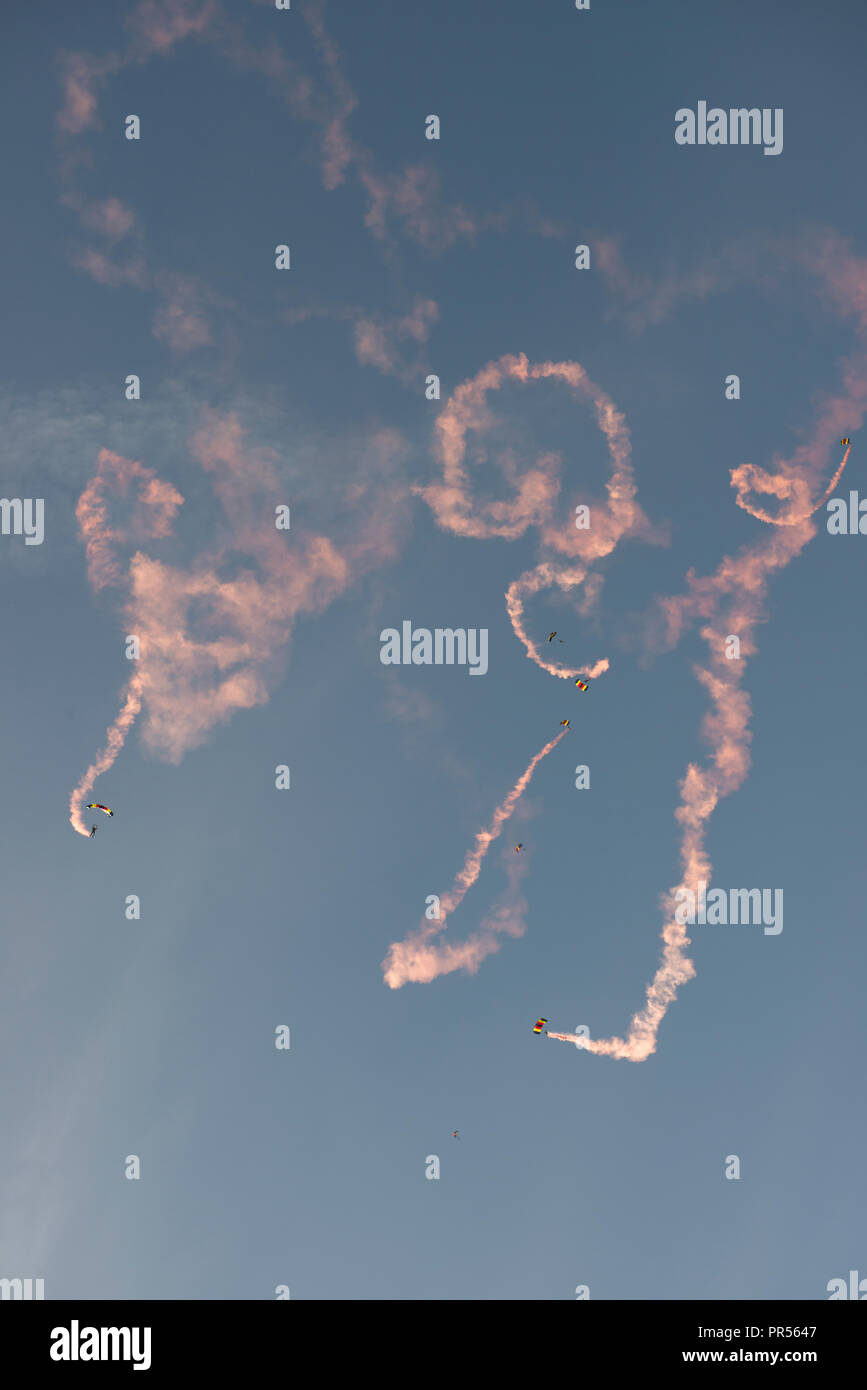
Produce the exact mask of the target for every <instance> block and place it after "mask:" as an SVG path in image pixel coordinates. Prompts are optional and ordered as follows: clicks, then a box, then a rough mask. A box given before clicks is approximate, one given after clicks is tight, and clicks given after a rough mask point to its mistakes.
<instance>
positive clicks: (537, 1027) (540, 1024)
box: [533, 1018, 548, 1033]
mask: <svg viewBox="0 0 867 1390" xmlns="http://www.w3.org/2000/svg"><path fill="white" fill-rule="evenodd" d="M547 1022H548V1020H547V1018H537V1019H536V1022H535V1023H534V1024H533V1032H534V1033H541V1031H542V1029H543V1028H544V1027H545V1024H546V1023H547Z"/></svg>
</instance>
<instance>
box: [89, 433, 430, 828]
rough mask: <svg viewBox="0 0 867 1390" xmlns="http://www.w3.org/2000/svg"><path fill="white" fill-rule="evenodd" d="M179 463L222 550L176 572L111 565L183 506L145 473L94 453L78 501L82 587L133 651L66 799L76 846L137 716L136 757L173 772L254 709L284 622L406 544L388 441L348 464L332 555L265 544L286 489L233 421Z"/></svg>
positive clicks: (279, 648) (160, 534)
mask: <svg viewBox="0 0 867 1390" xmlns="http://www.w3.org/2000/svg"><path fill="white" fill-rule="evenodd" d="M191 449H192V453H193V454H194V456H195V457H196V458H197V459H198V461H199V463H200V464H201V465H202V468H203V469H204V471H205V472H206V473H207V474H208V476H209V477H210V479H211V483H212V486H213V489H214V492H215V494H216V497H217V499H218V501H219V503H220V505H221V507H222V510H223V514H224V530H225V540H224V542H223V544H221V545H217V546H215V547H214V548H213V549H211V550H210V551H207V552H204V553H202V554H200V555H199V556H197V557H196V559H195V560H194V562H193V563H192V564H191V565H190V566H189V567H188V568H186V569H184V568H180V567H178V566H173V565H168V564H165V563H163V562H162V561H160V560H157V559H155V558H154V557H153V556H150V555H146V554H144V553H143V552H142V551H141V550H139V549H136V550H135V551H134V553H133V554H132V556H131V558H129V560H128V561H126V562H123V561H122V560H121V557H120V554H119V551H120V548H121V547H129V546H132V545H136V544H138V543H140V542H142V541H145V540H157V539H161V538H165V537H168V536H170V535H171V533H172V523H173V521H174V518H175V514H176V512H177V510H178V508H179V507H180V506H181V505H182V503H183V498H182V496H181V494H180V493H179V492H178V491H177V490H176V489H175V488H174V487H172V486H171V484H168V483H163V482H161V481H160V480H159V479H158V478H157V476H156V474H155V473H154V472H153V471H152V470H151V469H149V468H146V467H144V466H143V465H142V464H140V463H136V462H134V461H132V460H130V459H125V458H122V457H120V456H119V455H117V454H112V453H110V452H109V451H108V450H107V449H103V450H102V451H101V452H100V454H99V458H98V469H97V473H96V476H95V477H94V478H93V479H92V481H91V482H90V483H89V484H88V486H87V487H86V488H85V490H84V492H83V493H82V496H81V498H80V499H79V503H78V507H77V516H78V522H79V527H80V530H81V534H82V537H83V539H84V541H85V546H86V553H87V566H88V575H89V578H90V581H91V583H92V584H93V585H94V587H95V588H96V589H101V588H103V587H105V586H107V585H115V586H121V587H122V588H123V589H124V591H125V598H124V603H123V616H124V622H125V624H126V631H127V632H128V633H130V634H134V635H135V636H137V637H138V639H139V644H140V656H139V658H138V659H137V660H136V661H135V663H134V674H133V675H132V676H131V677H130V679H129V681H128V682H127V684H126V688H125V691H124V693H123V695H122V709H121V712H120V714H119V715H118V717H117V719H116V720H115V721H114V723H113V724H112V725H111V726H110V728H109V730H108V739H107V742H106V745H105V747H104V748H103V750H102V751H101V752H100V753H99V754H98V756H97V757H96V759H95V760H94V762H93V763H92V764H91V766H90V767H89V768H88V769H87V771H86V772H85V773H84V775H83V776H82V778H81V780H80V781H79V783H78V785H77V786H76V787H75V790H74V791H73V793H72V796H71V798H70V821H71V823H72V825H73V827H74V828H75V829H76V830H77V831H78V832H79V833H80V834H87V829H86V827H85V825H84V823H83V821H82V817H81V811H80V809H79V807H80V803H81V801H82V800H83V799H84V796H85V794H86V793H87V792H89V791H90V789H91V787H92V786H93V783H94V781H95V779H96V778H97V777H98V776H100V775H101V774H102V773H104V772H106V771H107V770H108V769H109V768H110V767H111V765H112V763H113V762H114V761H115V759H116V758H117V755H118V753H119V752H120V750H121V748H122V747H123V745H124V742H125V740H126V736H127V734H128V733H129V730H130V729H131V728H132V725H133V723H134V721H135V719H136V718H137V716H138V715H139V713H140V712H141V711H143V712H144V722H143V726H142V741H143V743H144V744H145V747H146V748H148V749H149V750H150V751H151V752H153V753H154V754H156V755H157V756H158V757H161V758H164V759H166V760H167V761H169V762H173V763H177V762H179V761H180V759H181V758H182V757H183V755H184V753H186V752H187V751H188V750H189V749H191V748H195V747H197V746H198V745H199V744H201V743H202V742H203V741H204V740H205V738H206V737H207V736H208V734H209V733H210V732H211V730H212V729H213V728H215V727H216V726H217V725H218V724H221V723H225V722H226V721H228V720H229V719H230V718H231V717H232V716H233V715H234V714H235V713H236V712H237V711H238V710H242V709H252V708H254V707H255V706H256V705H261V704H265V703H266V702H267V700H268V698H269V694H270V691H271V689H272V688H273V686H274V684H275V683H276V681H277V679H278V678H279V676H280V675H281V674H282V661H283V651H284V649H285V647H286V645H287V643H288V641H289V638H290V637H291V635H292V631H293V627H294V624H295V620H296V618H298V617H299V616H300V615H302V614H305V613H306V614H312V613H318V612H321V611H322V610H323V609H324V608H326V607H327V606H328V604H329V603H331V602H332V601H333V600H334V599H335V598H336V597H337V596H338V595H339V594H341V593H343V592H344V590H345V589H346V588H347V587H348V586H349V585H350V584H351V583H352V582H353V581H354V580H355V579H356V578H358V577H359V576H360V575H361V574H362V573H363V572H365V571H366V570H367V569H370V568H372V567H373V566H375V565H377V564H381V563H383V562H384V561H386V560H388V559H390V558H392V557H393V556H394V555H395V554H396V552H397V544H398V538H399V536H400V535H401V533H402V532H404V531H405V518H406V511H407V504H408V493H407V489H406V486H405V484H404V483H403V481H402V478H401V476H400V468H401V464H402V461H403V457H404V444H403V440H402V438H401V436H400V435H398V434H397V433H396V432H394V431H388V430H386V431H381V432H379V433H378V434H375V435H373V436H372V437H371V439H370V440H369V441H368V444H367V446H366V447H365V448H362V449H361V451H360V453H361V458H362V464H363V475H362V477H361V479H360V480H356V481H354V482H353V483H352V485H351V488H350V489H349V491H348V493H347V498H346V501H347V504H348V515H349V517H350V519H351V526H350V539H349V541H348V542H346V543H345V544H343V545H342V546H341V548H340V549H338V547H337V546H336V545H335V544H334V543H333V542H332V541H331V540H330V539H329V538H328V537H327V536H321V535H315V534H309V533H308V534H306V535H303V536H300V537H299V536H296V533H295V532H294V531H293V532H291V533H289V532H287V531H284V530H277V527H276V525H275V520H276V517H275V510H276V508H277V507H279V505H280V504H281V503H282V501H283V500H284V499H283V493H284V487H283V486H282V484H281V482H280V479H279V476H278V474H277V470H276V467H275V460H274V457H273V456H272V454H271V453H270V451H268V450H264V449H251V448H250V447H249V446H247V445H245V443H244V440H243V436H242V431H241V426H240V424H239V422H238V420H237V418H236V417H235V416H234V415H221V414H219V413H218V412H216V411H206V412H205V415H204V424H203V426H202V428H201V429H199V430H198V431H197V433H196V434H195V435H194V437H193V440H192V444H191ZM110 502H111V503H112V504H113V506H114V507H115V508H116V509H120V508H125V510H126V518H125V520H124V521H123V522H120V521H110V518H109V503H110ZM290 534H291V540H290Z"/></svg>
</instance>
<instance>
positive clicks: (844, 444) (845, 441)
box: [840, 439, 851, 449]
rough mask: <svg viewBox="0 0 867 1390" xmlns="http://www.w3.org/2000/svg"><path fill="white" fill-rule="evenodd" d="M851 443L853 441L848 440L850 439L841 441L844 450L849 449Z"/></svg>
mask: <svg viewBox="0 0 867 1390" xmlns="http://www.w3.org/2000/svg"><path fill="white" fill-rule="evenodd" d="M850 442H851V441H850V440H848V439H841V440H840V443H841V444H842V445H843V448H844V449H845V448H847V447H848V445H849V444H850Z"/></svg>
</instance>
